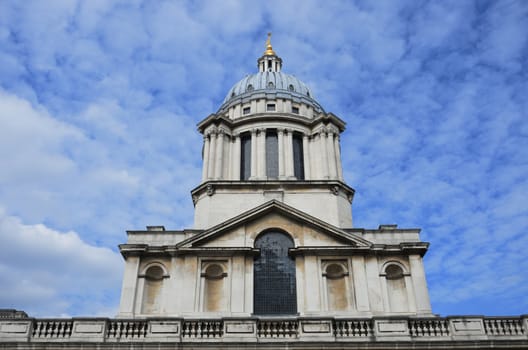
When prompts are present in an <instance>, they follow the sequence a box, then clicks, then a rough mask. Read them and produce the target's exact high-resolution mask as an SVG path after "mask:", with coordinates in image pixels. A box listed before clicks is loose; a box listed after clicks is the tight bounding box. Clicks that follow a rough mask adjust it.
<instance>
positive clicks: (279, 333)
mask: <svg viewBox="0 0 528 350" xmlns="http://www.w3.org/2000/svg"><path fill="white" fill-rule="evenodd" d="M298 333H299V322H298V321H286V320H285V321H283V320H259V321H258V322H257V336H258V337H260V338H296V337H297V335H298Z"/></svg>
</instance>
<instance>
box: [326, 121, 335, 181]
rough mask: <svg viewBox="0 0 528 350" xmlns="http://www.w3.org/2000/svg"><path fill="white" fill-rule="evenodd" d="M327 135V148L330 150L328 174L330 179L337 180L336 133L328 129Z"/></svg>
mask: <svg viewBox="0 0 528 350" xmlns="http://www.w3.org/2000/svg"><path fill="white" fill-rule="evenodd" d="M327 135H328V136H327V138H326V149H327V150H328V176H329V177H330V179H332V180H335V179H336V178H337V168H336V164H337V162H336V159H335V148H334V133H333V132H332V131H328V133H327Z"/></svg>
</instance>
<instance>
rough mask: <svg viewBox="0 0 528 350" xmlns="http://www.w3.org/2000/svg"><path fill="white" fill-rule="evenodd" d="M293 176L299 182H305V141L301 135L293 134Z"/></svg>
mask: <svg viewBox="0 0 528 350" xmlns="http://www.w3.org/2000/svg"><path fill="white" fill-rule="evenodd" d="M293 174H294V175H295V177H296V178H297V180H304V157H303V140H302V135H300V134H293Z"/></svg>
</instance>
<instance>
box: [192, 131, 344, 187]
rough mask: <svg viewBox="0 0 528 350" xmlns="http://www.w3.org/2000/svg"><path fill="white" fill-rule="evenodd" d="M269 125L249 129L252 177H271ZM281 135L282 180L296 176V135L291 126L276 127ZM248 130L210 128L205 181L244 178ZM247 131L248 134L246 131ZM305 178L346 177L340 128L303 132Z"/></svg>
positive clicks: (279, 161)
mask: <svg viewBox="0 0 528 350" xmlns="http://www.w3.org/2000/svg"><path fill="white" fill-rule="evenodd" d="M267 130H270V129H266V128H262V127H260V128H254V129H251V130H250V131H249V135H250V137H251V160H250V164H251V175H250V177H249V180H267V179H268V178H267V176H266V132H267ZM273 131H276V132H277V139H278V168H279V177H278V180H295V179H296V177H295V174H294V171H295V168H294V161H295V160H294V154H293V142H294V141H293V137H294V136H293V135H294V130H293V129H289V128H278V129H273ZM242 135H244V134H240V133H237V134H230V133H229V131H227V130H225V129H222V128H213V129H210V130H209V131H208V132H207V133H206V134H205V136H204V148H203V169H202V182H204V181H209V180H235V181H236V180H240V174H241V170H240V167H241V157H242V147H243V146H242V142H241V137H242ZM246 135H247V134H246ZM301 157H302V158H303V163H304V179H305V180H328V179H329V180H341V181H342V180H343V169H342V165H341V151H340V145H339V132H338V131H336V130H334V129H333V128H330V127H328V128H322V129H321V130H318V131H317V132H316V133H313V134H312V135H306V134H302V155H301Z"/></svg>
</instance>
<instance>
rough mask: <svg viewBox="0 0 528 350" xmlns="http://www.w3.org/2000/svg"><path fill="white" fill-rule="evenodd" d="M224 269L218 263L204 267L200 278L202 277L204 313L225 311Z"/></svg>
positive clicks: (225, 274)
mask: <svg viewBox="0 0 528 350" xmlns="http://www.w3.org/2000/svg"><path fill="white" fill-rule="evenodd" d="M226 276H227V273H225V272H224V267H223V266H222V264H219V263H210V264H207V265H205V269H204V272H202V277H204V303H203V305H204V311H224V310H225V309H226V305H227V303H226V300H227V299H226V297H225V293H224V289H225V286H224V277H226Z"/></svg>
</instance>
